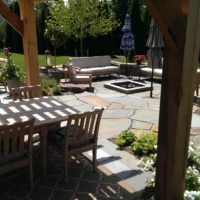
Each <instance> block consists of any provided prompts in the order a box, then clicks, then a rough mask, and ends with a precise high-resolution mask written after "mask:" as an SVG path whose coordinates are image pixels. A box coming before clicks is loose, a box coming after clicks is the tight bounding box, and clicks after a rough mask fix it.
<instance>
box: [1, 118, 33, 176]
mask: <svg viewBox="0 0 200 200" xmlns="http://www.w3.org/2000/svg"><path fill="white" fill-rule="evenodd" d="M34 121H35V119H34V118H31V119H30V120H28V121H25V122H17V123H14V124H11V125H2V126H0V163H3V164H4V165H5V164H7V165H8V164H9V161H10V162H11V161H12V162H13V161H17V159H20V158H22V157H24V156H25V153H27V152H28V153H29V154H30V155H31V153H32V145H33V144H32V135H33V127H34V126H33V125H34ZM25 135H28V148H27V146H26V145H25V144H24V137H25ZM4 165H2V166H1V164H0V174H2V173H5V171H10V170H12V169H10V170H9V167H6V168H5V166H4ZM16 168H17V166H16Z"/></svg>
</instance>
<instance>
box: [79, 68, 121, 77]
mask: <svg viewBox="0 0 200 200" xmlns="http://www.w3.org/2000/svg"><path fill="white" fill-rule="evenodd" d="M80 72H81V73H87V74H90V73H91V74H92V75H106V74H113V73H119V67H117V66H102V67H93V68H85V69H81V70H80Z"/></svg>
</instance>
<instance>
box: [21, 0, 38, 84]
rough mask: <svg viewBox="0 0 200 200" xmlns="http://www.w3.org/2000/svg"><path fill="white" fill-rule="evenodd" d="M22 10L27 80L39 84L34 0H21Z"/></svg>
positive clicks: (28, 82) (29, 82)
mask: <svg viewBox="0 0 200 200" xmlns="http://www.w3.org/2000/svg"><path fill="white" fill-rule="evenodd" d="M20 12H21V20H22V23H23V27H24V34H23V46H24V58H25V68H26V74H27V80H26V82H27V85H37V84H39V83H40V78H39V66H38V48H37V33H36V22H35V10H34V0H21V1H20Z"/></svg>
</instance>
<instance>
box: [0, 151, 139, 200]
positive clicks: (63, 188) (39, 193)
mask: <svg viewBox="0 0 200 200" xmlns="http://www.w3.org/2000/svg"><path fill="white" fill-rule="evenodd" d="M114 160H115V159H114ZM106 162H109V161H108V160H106ZM110 162H112V158H111V159H110ZM62 168H63V166H62V158H61V157H60V155H58V154H57V153H55V152H54V151H51V152H50V161H49V163H48V176H47V179H46V180H43V179H42V177H41V171H40V156H39V155H38V154H35V155H34V168H33V169H34V190H32V191H30V190H29V176H28V170H26V169H21V170H17V171H14V172H12V173H9V174H7V175H4V176H1V180H0V199H2V200H3V199H6V200H7V199H13V200H14V199H19V200H22V199H29V200H31V199H37V200H53V199H56V200H64V199H66V200H68V199H73V200H75V199H77V200H79V199H80V200H87V199H88V200H92V199H101V200H103V199H113V200H116V199H126V200H129V199H130V200H133V199H135V198H137V197H138V196H139V193H138V192H135V193H134V190H133V189H132V188H131V187H130V186H129V185H127V183H125V182H124V181H123V180H121V179H119V178H118V177H117V176H116V175H114V174H113V173H112V172H110V171H109V170H108V169H107V168H105V167H104V166H103V165H98V170H97V172H96V173H94V172H93V170H92V165H91V163H89V162H88V161H87V160H86V159H82V158H79V159H78V160H76V159H72V160H71V162H70V165H69V182H68V183H67V184H64V179H63V175H62V174H63V172H62ZM121 173H123V172H121ZM124 173H125V174H126V171H125V172H124ZM128 173H130V172H128ZM138 173H140V172H132V174H133V176H135V175H137V174H138Z"/></svg>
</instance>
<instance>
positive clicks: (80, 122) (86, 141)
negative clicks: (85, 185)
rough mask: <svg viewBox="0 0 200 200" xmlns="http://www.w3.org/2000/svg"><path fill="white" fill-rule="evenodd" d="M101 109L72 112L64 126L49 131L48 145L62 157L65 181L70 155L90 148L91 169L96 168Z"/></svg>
mask: <svg viewBox="0 0 200 200" xmlns="http://www.w3.org/2000/svg"><path fill="white" fill-rule="evenodd" d="M103 110H104V109H103V108H102V109H95V110H93V111H88V112H84V113H80V114H72V115H70V116H69V118H68V119H67V125H66V126H65V127H62V128H59V129H56V130H52V131H49V134H48V146H49V145H50V146H52V147H53V148H54V149H55V150H56V151H57V152H58V153H60V154H61V155H62V156H63V159H64V162H63V163H64V176H65V182H67V178H68V160H69V158H70V157H71V156H75V155H77V154H81V153H83V152H86V151H89V150H92V152H93V160H92V162H93V170H94V171H95V170H96V153H97V138H98V132H99V125H100V120H101V116H102V112H103Z"/></svg>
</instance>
